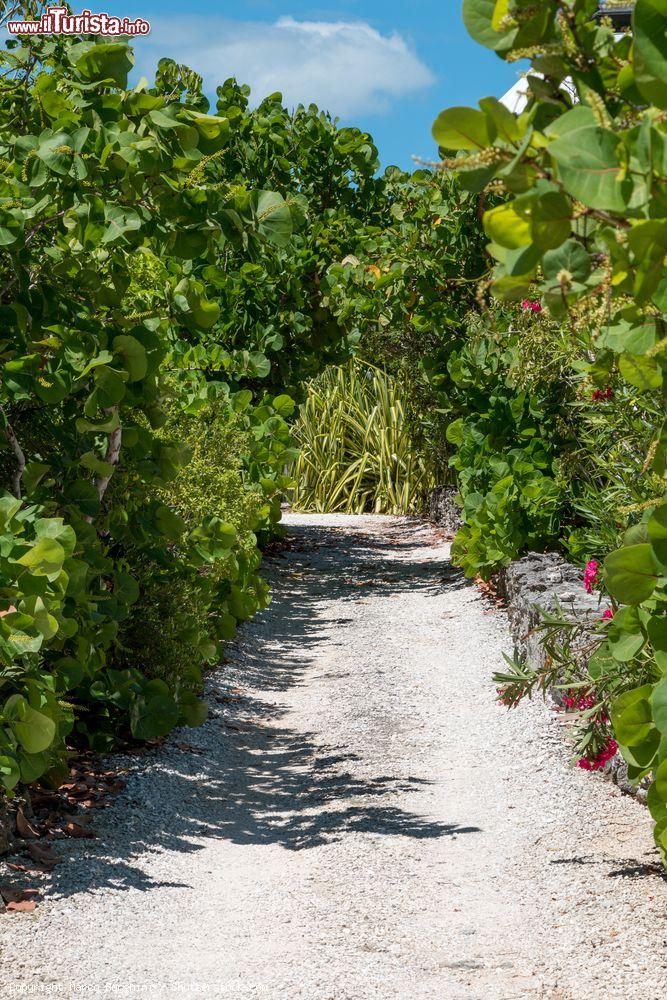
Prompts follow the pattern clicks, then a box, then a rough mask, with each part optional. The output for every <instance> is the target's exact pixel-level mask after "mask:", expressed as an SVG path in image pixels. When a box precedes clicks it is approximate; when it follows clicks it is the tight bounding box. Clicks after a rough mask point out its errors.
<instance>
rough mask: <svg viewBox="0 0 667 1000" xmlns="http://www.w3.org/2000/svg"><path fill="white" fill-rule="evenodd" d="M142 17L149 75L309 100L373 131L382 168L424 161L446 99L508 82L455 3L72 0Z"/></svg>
mask: <svg viewBox="0 0 667 1000" xmlns="http://www.w3.org/2000/svg"><path fill="white" fill-rule="evenodd" d="M84 6H86V7H90V8H92V9H93V10H96V9H102V10H106V11H107V12H108V13H110V14H123V15H128V16H131V17H136V16H141V17H144V18H146V19H148V20H150V22H151V25H152V31H151V35H150V36H149V37H148V38H139V39H137V40H136V43H135V50H136V54H137V65H138V67H139V68H140V69H141V71H142V72H146V71H147V70H148V69H149V67H150V66H151V65H154V62H155V60H156V58H157V57H159V56H161V55H169V56H172V57H174V58H176V59H178V60H179V61H181V62H186V63H187V64H188V65H190V66H191V67H192V68H193V69H195V70H197V71H198V72H200V73H202V75H203V76H204V79H205V81H206V84H207V91H209V92H211V93H212V92H213V91H214V88H215V86H216V84H217V83H221V82H222V81H223V80H224V79H226V78H227V77H228V76H236V77H237V78H238V79H239V80H240V81H243V82H245V83H250V84H251V85H252V87H253V97H254V98H255V99H257V100H258V99H261V97H263V96H265V95H266V94H267V93H271V92H272V91H275V90H281V91H282V92H283V94H284V95H285V98H286V103H288V104H289V105H290V106H292V105H294V104H296V103H298V102H299V101H302V102H304V103H308V102H310V101H311V100H312V101H315V102H316V103H318V104H319V105H320V106H322V107H326V108H327V110H329V111H331V112H332V113H333V114H335V115H337V116H338V117H340V118H341V120H342V122H343V123H345V124H350V125H357V126H359V127H360V128H363V129H365V130H367V131H369V132H371V134H372V135H373V137H374V139H375V141H376V143H377V145H378V147H379V150H380V157H381V160H382V163H383V166H387V165H389V164H390V163H396V164H398V165H399V166H402V167H404V168H410V167H412V166H414V164H413V161H412V156H413V155H417V156H421V157H423V158H425V159H430V158H432V157H433V156H434V155H435V148H434V144H433V141H432V139H431V135H430V130H431V124H432V122H433V119H434V118H435V117H436V115H437V114H438V112H439V111H441V110H442V108H444V107H448V106H450V105H456V104H475V103H476V102H477V100H478V99H479V98H480V97H486V96H488V95H490V94H495V95H496V96H502V94H503V93H504V92H505V91H506V90H508V89H509V88H510V86H511V85H512V83H514V81H515V80H516V78H517V72H518V71H517V67H516V66H511V65H507V64H506V63H504V62H503V61H502V60H500V59H498V57H497V56H495V55H494V54H493V53H492V52H489V51H487V50H486V49H483V48H481V47H480V46H479V45H477V44H476V43H474V42H473V41H472V40H471V39H470V38H469V36H468V34H467V32H466V30H465V27H464V26H463V23H462V20H461V2H460V0H450V2H447V0H416V2H413V3H412V4H410V3H408V2H406V0H384V2H381V3H378V2H377V0H374V2H372V3H371V2H370V0H338V2H331V3H328V4H327V3H325V4H317V3H306V2H303V0H292V2H291V3H285V2H277V0H245V2H242V3H231V2H228V0H219V2H217V3H212V2H210V0H180V2H176V0H105V2H104V3H100V4H99V5H96V4H95V2H94V0H87V2H86V3H85V4H84V3H81V4H78V3H76V0H75V2H74V3H73V7H74V10H75V11H78V10H80V9H81V8H82V7H84Z"/></svg>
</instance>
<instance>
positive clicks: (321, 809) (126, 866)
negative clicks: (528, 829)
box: [49, 524, 479, 896]
mask: <svg viewBox="0 0 667 1000" xmlns="http://www.w3.org/2000/svg"><path fill="white" fill-rule="evenodd" d="M424 537H425V536H424V528H423V526H421V528H420V527H418V526H415V528H414V536H413V535H412V534H411V532H410V530H409V529H408V530H407V536H404V537H402V538H400V539H398V540H396V539H395V538H391V537H390V538H386V537H385V536H384V535H383V534H378V533H377V532H376V533H374V534H363V533H357V534H354V533H350V532H349V530H345V532H344V535H343V534H342V532H340V531H332V530H329V529H323V528H321V527H320V526H319V525H316V524H313V525H312V526H309V525H307V524H306V525H305V526H299V527H298V528H296V529H295V530H294V531H293V532H291V541H290V543H289V544H288V546H287V547H286V548H285V549H284V550H283V551H281V552H279V553H277V554H275V555H273V556H272V557H271V558H270V559H269V560H267V565H266V569H267V571H268V576H269V578H270V579H271V582H272V583H273V588H274V589H273V594H274V596H273V604H272V605H271V607H270V608H269V609H268V610H267V611H266V612H264V613H263V614H262V615H260V616H258V618H257V619H255V620H254V621H253V622H252V623H250V624H248V625H247V626H245V627H244V628H243V629H242V631H241V634H240V636H239V638H238V640H237V641H236V642H235V643H234V644H233V646H232V647H231V649H230V654H229V655H230V661H229V662H228V663H227V664H225V665H223V667H222V668H221V669H220V670H217V671H216V672H215V674H213V675H212V676H211V678H210V680H209V684H208V695H209V700H210V704H211V716H210V718H209V721H208V722H207V723H206V724H205V726H203V727H202V728H201V729H199V730H185V731H181V732H180V733H177V734H175V735H174V736H173V737H172V738H170V739H169V740H168V741H167V742H166V743H165V744H164V745H163V746H162V747H159V748H157V749H156V750H153V751H150V752H149V753H148V754H146V755H145V756H140V757H138V758H137V757H132V758H131V762H130V763H129V767H130V770H131V775H130V778H129V783H128V788H127V791H126V793H125V794H124V795H123V796H122V797H121V799H120V800H119V801H117V802H116V803H115V805H114V807H113V808H112V809H109V810H107V811H105V812H104V813H102V814H100V819H99V821H98V823H97V830H98V834H99V840H96V841H87V842H86V843H85V845H83V846H81V847H79V846H78V845H75V846H73V847H72V848H71V850H70V852H69V853H70V854H74V855H78V857H77V858H76V860H65V861H64V863H63V864H61V865H60V866H58V867H57V868H56V870H55V871H54V873H53V876H52V883H51V888H50V890H49V891H50V892H52V893H56V894H59V895H65V896H71V895H73V894H76V893H80V892H90V891H94V890H96V889H99V888H101V887H105V886H108V887H113V888H116V889H129V888H134V889H140V890H150V889H155V888H158V887H164V886H179V885H181V884H182V883H180V882H177V881H160V880H158V879H151V878H150V876H149V875H147V874H146V872H145V871H144V870H143V869H142V865H141V856H142V855H145V853H146V852H161V851H176V852H181V853H184V854H192V853H194V852H198V851H200V850H202V849H204V848H205V847H206V845H207V844H208V843H210V842H211V841H212V840H228V841H231V842H232V843H235V844H246V845H267V846H268V845H279V846H281V847H282V848H284V849H285V850H288V851H299V850H305V849H311V848H316V847H321V846H322V845H326V844H330V843H332V842H335V841H337V840H340V839H341V838H343V837H345V836H346V835H350V834H355V833H359V832H363V833H370V834H375V835H379V836H386V837H410V838H416V839H424V840H426V839H434V838H442V837H449V836H452V835H457V834H464V833H475V832H479V831H478V828H477V827H473V826H465V825H462V826H459V825H456V824H455V823H451V824H443V823H439V822H435V821H433V820H430V819H428V818H425V817H422V816H420V815H418V814H417V813H414V812H411V811H407V810H406V809H404V808H401V807H400V806H399V805H398V804H397V803H396V797H397V796H399V795H404V794H406V793H419V791H420V790H423V789H424V787H425V786H427V785H428V784H429V782H428V781H427V780H425V779H423V778H418V777H396V776H393V775H390V774H389V775H385V774H380V775H372V776H360V775H359V773H358V769H355V768H354V767H352V765H353V764H354V762H356V761H358V760H359V757H358V756H357V755H355V754H353V753H351V752H350V751H349V749H348V748H346V747H345V746H330V745H327V744H326V743H324V742H322V741H321V738H320V737H319V736H318V735H317V734H316V733H314V732H303V731H296V730H294V729H293V728H290V726H289V725H288V724H287V718H288V711H287V709H286V708H285V707H284V706H281V704H280V693H281V692H286V691H288V690H289V689H290V688H292V687H294V686H295V685H300V684H303V683H304V682H305V679H306V675H307V674H308V672H309V671H310V670H312V668H313V666H314V665H315V663H316V662H317V656H316V652H317V648H318V646H319V645H320V644H321V643H323V642H326V641H327V639H331V637H332V636H340V634H341V633H342V631H343V630H344V629H345V628H347V627H348V626H349V625H352V624H353V623H354V621H355V617H354V610H353V606H352V605H353V602H354V601H358V600H360V599H363V598H364V596H365V595H364V593H363V591H364V590H365V589H366V588H371V587H372V588H373V590H374V592H376V591H379V593H380V594H383V595H384V594H386V596H396V595H397V594H401V593H402V592H405V591H408V590H409V591H412V592H414V591H415V590H422V591H424V592H432V593H441V592H442V591H443V590H445V589H451V588H458V587H460V586H463V585H465V584H464V582H463V579H462V577H461V576H460V574H458V573H457V572H452V571H451V569H450V566H449V564H448V562H446V561H443V560H441V559H434V560H429V559H425V560H416V561H415V560H411V559H410V553H411V550H413V549H415V548H416V547H419V546H422V545H425V544H427V542H426V541H425V540H424ZM342 541H344V547H343V546H342V545H341V542H342ZM397 552H399V558H396V553H397ZM315 553H316V554H317V562H316V566H314V565H312V564H311V563H312V559H313V555H314V554H315ZM392 557H393V558H392ZM360 591H361V594H360ZM329 599H330V600H332V601H336V602H337V603H336V607H337V612H336V617H327V614H326V602H327V601H328V600H329ZM341 600H343V601H348V600H349V601H350V613H349V616H348V615H344V616H341V614H340V603H339V602H340V601H341ZM185 740H187V743H185V742H184V741H185ZM114 763H118V759H117V758H116V759H115V760H114ZM122 763H124V760H123V761H122ZM122 763H121V766H122ZM353 771H354V772H355V773H353ZM68 847H69V845H68ZM183 870H184V871H187V866H185V865H184V866H183Z"/></svg>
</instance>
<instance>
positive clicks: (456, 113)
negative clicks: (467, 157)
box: [433, 108, 496, 150]
mask: <svg viewBox="0 0 667 1000" xmlns="http://www.w3.org/2000/svg"><path fill="white" fill-rule="evenodd" d="M495 135H496V127H495V125H494V123H493V120H492V119H491V118H489V117H488V116H487V115H485V114H484V112H483V111H476V110H475V109H474V108H448V109H447V110H446V111H442V112H441V113H440V114H439V115H438V117H437V118H436V120H435V123H434V125H433V138H434V139H435V141H436V142H437V144H438V146H441V147H442V148H443V149H457V150H458V149H468V150H470V149H472V150H475V149H477V150H479V149H486V147H487V146H489V145H491V143H492V142H493V139H494V137H495Z"/></svg>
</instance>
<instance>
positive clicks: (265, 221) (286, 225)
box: [251, 191, 292, 246]
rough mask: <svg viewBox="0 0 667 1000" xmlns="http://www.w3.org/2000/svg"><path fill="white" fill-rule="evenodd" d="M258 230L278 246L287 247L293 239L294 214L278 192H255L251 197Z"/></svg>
mask: <svg viewBox="0 0 667 1000" xmlns="http://www.w3.org/2000/svg"><path fill="white" fill-rule="evenodd" d="M251 205H252V208H253V212H254V216H255V220H256V222H257V230H258V232H259V233H260V235H262V236H263V237H265V239H267V240H268V241H269V243H273V244H275V245H276V246H287V244H288V243H289V242H290V240H291V238H292V213H291V212H290V209H289V205H288V204H287V202H286V201H285V199H284V198H283V196H282V195H280V194H278V193H277V192H276V191H255V192H253V194H252V196H251Z"/></svg>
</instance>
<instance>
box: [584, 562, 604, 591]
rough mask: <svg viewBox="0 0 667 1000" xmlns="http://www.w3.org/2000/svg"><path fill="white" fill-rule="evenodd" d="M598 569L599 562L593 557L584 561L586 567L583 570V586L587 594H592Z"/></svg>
mask: <svg viewBox="0 0 667 1000" xmlns="http://www.w3.org/2000/svg"><path fill="white" fill-rule="evenodd" d="M599 571H600V564H599V562H597V561H596V560H595V559H591V560H590V562H587V563H586V569H585V570H584V587H585V588H586V593H587V594H592V593H593V590H594V588H595V584H596V583H597V578H598V573H599Z"/></svg>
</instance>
